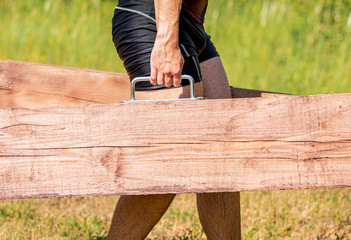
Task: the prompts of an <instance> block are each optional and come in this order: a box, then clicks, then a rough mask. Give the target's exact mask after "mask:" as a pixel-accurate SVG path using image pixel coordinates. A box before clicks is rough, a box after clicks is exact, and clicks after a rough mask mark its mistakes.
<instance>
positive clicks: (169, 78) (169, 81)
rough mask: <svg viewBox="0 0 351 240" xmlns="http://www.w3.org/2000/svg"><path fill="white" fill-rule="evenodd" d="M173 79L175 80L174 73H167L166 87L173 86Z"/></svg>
mask: <svg viewBox="0 0 351 240" xmlns="http://www.w3.org/2000/svg"><path fill="white" fill-rule="evenodd" d="M172 80H173V79H172V75H170V74H167V75H165V85H166V87H171V86H172V84H173V81H172Z"/></svg>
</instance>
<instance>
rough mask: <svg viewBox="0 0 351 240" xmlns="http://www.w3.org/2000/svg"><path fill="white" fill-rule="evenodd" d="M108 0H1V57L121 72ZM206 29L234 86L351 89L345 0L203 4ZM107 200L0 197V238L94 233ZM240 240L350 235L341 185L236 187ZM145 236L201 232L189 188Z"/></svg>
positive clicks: (350, 33)
mask: <svg viewBox="0 0 351 240" xmlns="http://www.w3.org/2000/svg"><path fill="white" fill-rule="evenodd" d="M116 3H117V1H107V0H105V1H101V0H89V1H83V0H75V1H68V0H33V1H24V0H2V1H1V7H0V32H1V34H0V59H13V60H22V61H30V62H41V63H49V64H57V65H63V66H72V67H82V68H91V69H100V70H107V71H115V72H124V69H123V64H122V63H121V61H120V60H119V59H118V57H117V54H116V51H115V49H114V46H113V43H112V40H111V19H112V14H113V10H114V6H115V5H116ZM209 4H210V5H209V8H208V14H207V16H206V29H207V31H208V33H209V34H210V35H212V40H213V42H214V43H215V45H216V47H217V49H218V51H219V52H220V54H221V57H222V61H223V63H224V66H225V68H226V71H227V73H228V76H229V79H230V83H231V85H233V86H237V87H244V88H254V89H262V90H268V91H277V92H287V93H295V94H316V93H336V92H351V84H350V81H351V41H350V39H351V1H349V0H348V1H345V0H343V1H342V0H324V1H302V0H297V1H293V0H282V1H278V0H276V1H269V0H262V1H244V0H235V1H231V0H217V1H210V2H209ZM116 201H117V198H116V197H94V198H92V197H90V198H62V199H35V200H12V201H10V200H6V201H0V239H1V240H2V239H101V238H103V237H104V236H106V233H107V231H108V229H109V223H110V220H111V217H112V213H113V210H114V206H115V204H116ZM241 212H242V233H243V239H337V238H339V239H342V238H344V239H351V193H350V189H324V190H300V191H274V192H244V193H242V194H241ZM149 238H150V239H205V235H204V234H203V232H202V230H201V226H200V223H199V220H198V216H197V213H196V203H195V197H194V195H192V194H190V195H189V194H185V195H180V196H178V197H177V198H176V200H175V201H174V203H173V204H172V206H171V208H170V209H169V210H168V211H167V213H166V214H165V216H164V218H162V219H161V221H160V223H159V224H158V225H157V226H156V227H155V229H154V230H153V231H152V232H151V234H150V235H149Z"/></svg>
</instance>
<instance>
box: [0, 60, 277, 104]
mask: <svg viewBox="0 0 351 240" xmlns="http://www.w3.org/2000/svg"><path fill="white" fill-rule="evenodd" d="M195 90H196V96H203V93H202V85H201V83H197V84H196V87H195ZM0 91H1V92H0V108H10V107H35V106H37V107H41V106H42V107H44V106H58V105H77V104H93V103H118V102H120V101H123V100H128V99H130V82H129V78H128V76H127V75H126V74H120V73H113V72H104V71H97V70H90V69H82V68H72V67H62V66H55V65H48V64H39V63H29V62H20V61H11V60H0ZM188 91H189V89H188V87H185V88H176V89H170V90H167V93H165V90H161V91H143V92H137V93H136V99H139V100H145V99H161V98H165V96H166V97H167V98H174V99H176V98H184V97H187V96H188ZM231 92H232V97H233V98H238V97H240V98H242V97H269V96H277V94H276V93H271V92H265V91H257V90H249V89H242V88H233V87H232V88H231Z"/></svg>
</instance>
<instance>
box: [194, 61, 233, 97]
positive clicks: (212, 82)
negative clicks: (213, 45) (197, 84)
mask: <svg viewBox="0 0 351 240" xmlns="http://www.w3.org/2000/svg"><path fill="white" fill-rule="evenodd" d="M200 67H201V72H202V80H203V94H204V96H205V97H206V98H209V99H221V98H231V93H230V87H229V84H228V79H227V75H226V73H225V71H224V68H223V65H222V61H221V59H220V57H218V56H217V57H213V58H210V59H208V60H206V61H204V62H201V63H200Z"/></svg>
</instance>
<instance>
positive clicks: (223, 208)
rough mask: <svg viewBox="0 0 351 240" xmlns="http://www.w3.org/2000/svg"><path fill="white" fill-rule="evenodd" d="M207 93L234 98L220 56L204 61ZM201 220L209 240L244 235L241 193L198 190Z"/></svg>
mask: <svg viewBox="0 0 351 240" xmlns="http://www.w3.org/2000/svg"><path fill="white" fill-rule="evenodd" d="M200 67H201V72H202V77H203V86H204V96H205V97H207V98H210V99H218V98H231V94H230V88H229V84H228V80H227V76H226V74H225V71H224V68H223V65H222V62H221V60H220V58H219V57H216V58H212V59H209V60H207V61H205V62H203V63H201V64H200ZM196 197H197V208H198V212H199V217H200V222H201V224H202V227H203V229H204V232H205V234H206V236H207V238H208V239H209V240H213V239H221V240H228V239H240V238H241V229H240V195H239V193H238V192H231V193H201V194H197V196H196Z"/></svg>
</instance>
